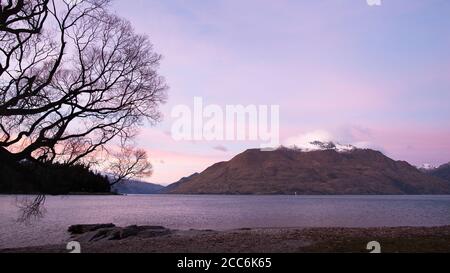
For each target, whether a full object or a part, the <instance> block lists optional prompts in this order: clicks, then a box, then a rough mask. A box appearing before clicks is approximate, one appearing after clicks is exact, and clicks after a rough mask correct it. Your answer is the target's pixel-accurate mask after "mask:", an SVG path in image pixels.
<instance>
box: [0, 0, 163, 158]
mask: <svg viewBox="0 0 450 273" xmlns="http://www.w3.org/2000/svg"><path fill="white" fill-rule="evenodd" d="M1 3H2V4H1V9H2V13H1V15H0V156H2V157H5V158H7V159H8V160H13V161H20V160H23V159H27V160H30V161H38V162H43V161H46V162H52V161H57V160H60V161H61V160H63V161H64V162H66V163H67V164H74V163H77V162H79V161H80V160H82V159H83V158H85V157H86V156H87V155H89V154H91V153H93V152H94V151H96V150H98V149H101V148H102V147H104V145H105V144H106V143H108V142H110V141H112V140H114V139H121V141H123V140H126V139H128V138H130V137H132V136H133V135H134V134H135V133H136V129H137V127H138V126H139V125H141V124H142V122H144V121H145V120H147V121H149V122H150V123H154V122H157V121H158V120H159V118H160V113H159V111H158V105H159V104H160V103H162V102H164V100H165V91H166V89H167V87H166V85H165V82H164V79H163V78H162V77H161V76H159V75H158V73H157V69H158V66H159V62H160V60H161V56H160V55H159V54H156V53H154V51H153V47H152V44H151V43H150V42H149V40H148V38H147V37H146V36H142V35H137V34H135V33H134V31H133V28H132V27H131V25H130V23H129V22H127V21H125V20H124V19H121V18H119V17H117V16H116V15H112V14H110V13H108V11H107V10H106V8H107V5H108V3H109V0H77V1H73V0H48V1H45V0H28V1H26V0H24V1H20V0H15V1H12V0H11V1H7V2H6V5H5V4H4V1H2V2H1ZM67 143H81V144H82V145H75V146H72V148H73V149H76V153H71V154H72V155H74V154H76V155H77V156H73V157H71V158H69V159H68V158H67V156H66V155H67V153H68V151H67V147H70V146H67V145H66V144H67ZM64 147H65V148H64Z"/></svg>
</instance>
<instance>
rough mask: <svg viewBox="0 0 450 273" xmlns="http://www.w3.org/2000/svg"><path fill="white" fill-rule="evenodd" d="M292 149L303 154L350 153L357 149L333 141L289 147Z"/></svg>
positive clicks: (313, 142)
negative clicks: (318, 152) (327, 151)
mask: <svg viewBox="0 0 450 273" xmlns="http://www.w3.org/2000/svg"><path fill="white" fill-rule="evenodd" d="M288 148H290V149H295V150H300V151H302V152H312V151H324V150H335V151H337V152H349V151H353V150H355V149H357V148H356V147H355V146H353V145H350V144H340V143H335V142H332V141H317V140H316V141H311V142H309V143H305V144H302V145H293V146H289V147H288Z"/></svg>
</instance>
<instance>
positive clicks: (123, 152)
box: [107, 146, 153, 186]
mask: <svg viewBox="0 0 450 273" xmlns="http://www.w3.org/2000/svg"><path fill="white" fill-rule="evenodd" d="M112 155H113V157H112V158H110V160H109V165H108V167H107V171H108V173H109V174H110V175H111V176H112V181H111V186H112V185H115V184H117V183H119V182H121V181H123V180H124V179H127V178H134V177H145V176H150V175H151V174H152V173H153V169H152V165H151V163H150V161H149V160H148V156H147V153H146V152H145V151H144V150H141V149H136V148H133V147H130V146H122V148H121V149H120V151H119V152H112Z"/></svg>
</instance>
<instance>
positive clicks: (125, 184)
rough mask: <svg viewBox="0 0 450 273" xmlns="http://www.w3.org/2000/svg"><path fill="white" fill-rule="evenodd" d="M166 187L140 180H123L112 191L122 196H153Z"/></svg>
mask: <svg viewBox="0 0 450 273" xmlns="http://www.w3.org/2000/svg"><path fill="white" fill-rule="evenodd" d="M162 188H164V186H161V185H158V184H152V183H147V182H142V181H139V180H131V179H128V180H123V181H121V182H119V183H117V184H115V185H113V186H112V191H114V192H116V193H120V194H153V193H158V192H159V191H160V190H161V189H162Z"/></svg>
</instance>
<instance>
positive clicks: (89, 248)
mask: <svg viewBox="0 0 450 273" xmlns="http://www.w3.org/2000/svg"><path fill="white" fill-rule="evenodd" d="M167 231H168V232H161V233H158V234H160V235H155V234H154V233H151V234H152V235H151V236H144V235H142V236H141V235H133V236H128V237H126V238H122V239H117V238H116V239H111V238H109V239H102V240H97V241H89V240H87V241H86V235H84V237H83V236H81V237H80V235H78V237H76V236H75V237H74V240H75V239H79V240H80V241H81V242H80V243H81V252H84V253H117V252H120V253H122V252H127V253H170V252H175V253H210V252H219V253H254V252H257V253H258V252H259V253H264V252H265V253H280V252H281V253H292V252H333V253H334V252H369V250H367V249H366V246H367V243H368V242H370V241H377V242H379V243H380V244H381V252H394V253H402V252H447V253H450V226H441V227H390V228H387V227H386V228H264V229H238V230H229V231H213V230H187V231H186V230H185V231H182V230H167ZM147 234H149V233H147ZM96 236H98V234H97V235H96ZM91 237H92V236H91ZM85 241H86V242H85ZM0 252H22V253H23V252H27V253H28V252H31V253H36V252H37V253H53V252H68V251H67V250H66V246H65V245H47V246H40V247H28V248H19V249H3V250H0Z"/></svg>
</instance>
